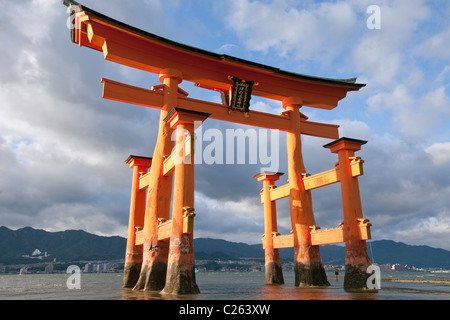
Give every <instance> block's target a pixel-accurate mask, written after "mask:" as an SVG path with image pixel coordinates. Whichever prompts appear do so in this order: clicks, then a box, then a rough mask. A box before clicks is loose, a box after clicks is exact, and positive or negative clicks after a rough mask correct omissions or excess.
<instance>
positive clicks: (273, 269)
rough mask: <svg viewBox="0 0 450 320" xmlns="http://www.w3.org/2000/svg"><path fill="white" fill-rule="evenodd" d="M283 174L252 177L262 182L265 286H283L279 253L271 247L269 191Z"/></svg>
mask: <svg viewBox="0 0 450 320" xmlns="http://www.w3.org/2000/svg"><path fill="white" fill-rule="evenodd" d="M283 174H284V173H280V172H278V173H270V172H261V173H259V174H257V175H255V176H254V177H255V178H256V179H258V181H262V182H263V191H262V193H263V198H264V240H263V241H264V252H265V272H266V284H284V278H283V271H282V268H281V261H280V253H279V250H278V249H275V248H274V246H273V237H274V235H276V234H277V207H276V202H275V201H271V199H270V190H272V189H273V188H274V185H275V181H277V180H278V179H279V178H280V176H281V175H283Z"/></svg>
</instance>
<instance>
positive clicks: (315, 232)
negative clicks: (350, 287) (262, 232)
mask: <svg viewBox="0 0 450 320" xmlns="http://www.w3.org/2000/svg"><path fill="white" fill-rule="evenodd" d="M371 226H372V224H370V223H368V220H367V219H358V227H359V237H360V240H370V239H371V238H372V236H371V233H370V227H371ZM310 230H311V231H310V239H311V240H310V241H311V245H313V246H318V245H323V244H333V243H341V242H344V241H345V238H344V237H345V236H344V228H343V227H342V226H340V227H338V228H331V229H323V230H321V229H317V228H316V227H311V228H310ZM273 247H274V248H275V249H282V248H292V247H294V235H293V234H288V235H275V236H274V237H273ZM263 249H265V241H263Z"/></svg>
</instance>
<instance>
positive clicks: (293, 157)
mask: <svg viewBox="0 0 450 320" xmlns="http://www.w3.org/2000/svg"><path fill="white" fill-rule="evenodd" d="M302 105H303V101H302V99H300V98H297V97H291V98H286V99H284V100H283V108H284V109H286V112H289V117H290V121H291V126H290V130H289V131H288V132H287V133H286V138H287V156H288V179H289V186H290V193H289V205H290V213H291V223H292V231H293V234H294V272H295V285H296V286H300V287H302V286H329V285H330V283H329V282H328V280H327V276H326V273H325V269H324V267H323V264H322V258H321V257H320V250H319V246H313V245H311V239H310V226H314V225H315V224H316V222H315V219H314V213H313V206H312V198H311V191H309V190H305V186H304V184H303V175H304V174H306V170H305V165H304V163H303V156H302V143H301V119H300V108H301V107H302Z"/></svg>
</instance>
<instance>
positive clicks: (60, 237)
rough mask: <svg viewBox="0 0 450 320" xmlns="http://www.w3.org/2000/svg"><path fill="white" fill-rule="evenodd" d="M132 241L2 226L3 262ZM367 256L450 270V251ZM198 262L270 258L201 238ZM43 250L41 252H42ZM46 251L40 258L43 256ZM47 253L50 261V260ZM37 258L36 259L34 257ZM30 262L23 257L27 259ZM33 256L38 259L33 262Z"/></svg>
mask: <svg viewBox="0 0 450 320" xmlns="http://www.w3.org/2000/svg"><path fill="white" fill-rule="evenodd" d="M125 247H126V239H125V238H122V237H101V236H97V235H94V234H90V233H87V232H85V231H81V230H67V231H61V232H47V231H44V230H36V229H33V228H30V227H25V228H22V229H18V230H16V231H14V230H10V229H8V228H6V227H0V263H3V264H13V263H32V262H37V261H39V259H37V257H39V256H40V257H41V259H42V260H44V261H48V260H53V258H56V259H57V261H67V262H70V261H78V260H115V259H123V258H124V257H125ZM371 247H372V250H371V249H370V247H369V246H368V249H367V252H368V254H369V257H370V258H372V252H373V259H374V261H375V262H376V263H378V264H384V263H389V264H394V263H399V264H402V265H404V264H407V265H409V266H416V267H440V268H447V269H450V251H447V250H444V249H437V248H431V247H428V246H412V245H407V244H404V243H401V242H394V241H391V240H380V241H373V242H371ZM194 248H195V250H194V251H195V258H196V259H199V260H200V259H226V260H232V259H239V258H261V259H263V258H264V251H263V249H262V245H261V244H254V245H249V244H246V243H242V242H240V243H237V242H230V241H226V240H221V239H209V238H197V239H195V240H194ZM36 249H38V251H36ZM39 252H40V253H39ZM45 252H47V257H45ZM33 253H35V256H32V254H33ZM320 253H321V256H322V260H323V262H324V263H325V264H340V265H342V264H344V263H345V248H344V247H343V246H337V245H324V246H321V247H320ZM293 254H294V250H293V248H287V249H280V256H281V258H282V259H286V260H292V258H293ZM25 255H27V256H29V257H23V256H25ZM32 257H33V258H32Z"/></svg>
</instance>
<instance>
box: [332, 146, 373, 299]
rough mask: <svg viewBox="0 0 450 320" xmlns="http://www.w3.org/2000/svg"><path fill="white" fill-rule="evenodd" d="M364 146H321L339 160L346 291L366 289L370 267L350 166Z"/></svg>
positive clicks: (355, 181)
mask: <svg viewBox="0 0 450 320" xmlns="http://www.w3.org/2000/svg"><path fill="white" fill-rule="evenodd" d="M366 143H367V141H362V140H356V139H349V138H341V139H338V140H336V141H334V142H331V143H329V144H327V145H325V146H324V147H325V148H329V149H330V151H331V152H333V153H337V154H338V157H339V180H340V182H341V193H342V208H343V213H344V225H343V229H344V241H345V277H344V289H345V290H348V291H352V290H365V289H367V279H368V277H369V276H370V275H369V274H367V273H366V270H367V268H368V267H369V266H370V264H371V263H370V260H369V256H368V255H367V250H366V249H367V246H366V241H365V240H361V235H360V232H359V227H358V226H359V224H360V223H363V222H364V218H363V214H362V208H361V197H360V194H359V184H358V178H357V177H353V175H352V167H351V164H352V162H353V161H355V160H359V158H356V157H355V151H358V150H360V149H361V146H362V145H363V144H366Z"/></svg>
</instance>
